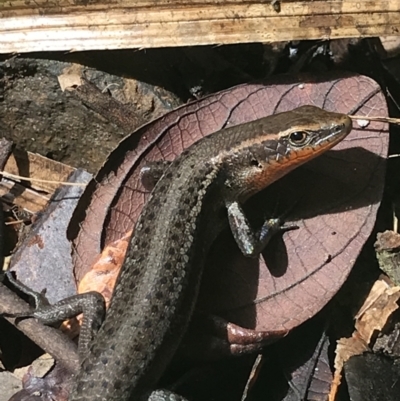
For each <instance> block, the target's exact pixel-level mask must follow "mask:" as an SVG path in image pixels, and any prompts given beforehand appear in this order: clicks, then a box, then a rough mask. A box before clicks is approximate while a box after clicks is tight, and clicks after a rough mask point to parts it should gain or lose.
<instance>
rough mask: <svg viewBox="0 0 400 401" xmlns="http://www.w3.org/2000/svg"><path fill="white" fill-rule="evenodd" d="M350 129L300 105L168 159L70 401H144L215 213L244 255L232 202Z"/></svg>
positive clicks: (186, 315) (166, 353)
mask: <svg viewBox="0 0 400 401" xmlns="http://www.w3.org/2000/svg"><path fill="white" fill-rule="evenodd" d="M350 130H351V120H350V119H349V117H347V116H345V115H342V114H336V113H330V112H326V111H323V110H321V109H319V108H316V107H313V106H303V107H301V108H299V109H296V110H293V111H290V112H287V113H282V114H278V115H274V116H270V117H266V118H263V119H260V120H256V121H253V122H251V123H247V124H243V125H239V126H235V127H232V128H228V129H225V130H221V131H219V132H216V133H214V134H212V135H210V136H208V137H206V138H203V139H201V140H200V141H198V142H197V143H195V144H194V145H192V146H191V147H190V148H188V149H187V150H186V151H185V152H183V153H182V155H181V156H179V157H178V158H177V159H176V160H175V161H174V162H172V163H171V165H170V166H169V167H168V168H167V170H166V171H165V173H164V174H163V175H162V177H161V178H160V180H159V181H158V182H157V184H156V186H155V188H154V190H153V191H152V193H151V196H150V198H149V201H148V203H147V204H146V206H145V207H144V209H143V211H142V214H141V216H140V217H139V220H138V221H137V223H136V227H135V230H134V235H133V237H132V239H131V243H130V247H129V250H128V252H127V256H126V260H125V263H124V265H123V268H122V270H121V273H120V276H119V278H118V280H117V284H116V287H115V290H114V294H113V298H112V301H111V305H110V308H109V310H108V312H107V315H106V318H105V321H104V323H103V325H102V326H101V328H100V330H99V332H98V333H97V336H96V338H95V340H94V341H93V343H92V344H91V346H90V350H89V353H88V355H87V356H86V357H85V359H84V361H83V364H82V368H81V369H80V371H79V372H78V373H77V375H76V378H75V383H74V386H73V389H72V392H71V394H70V397H69V400H70V401H78V400H79V401H83V400H85V401H100V400H102V401H111V400H115V401H117V400H118V401H126V400H134V401H137V400H142V399H147V397H148V396H149V394H150V392H151V391H152V390H154V388H155V386H156V385H157V382H158V380H159V378H160V376H161V374H162V373H163V372H164V370H165V368H166V366H167V365H168V363H169V362H170V360H171V358H172V356H173V355H174V353H175V351H176V349H177V347H178V346H179V344H180V341H181V339H182V337H183V334H184V333H185V330H186V328H187V325H188V323H189V320H190V318H191V315H192V311H193V308H194V305H195V302H196V299H197V294H198V290H199V285H200V281H201V275H202V271H203V264H204V258H205V256H206V254H207V251H208V249H209V247H210V245H211V243H212V242H213V240H214V239H215V237H216V236H217V234H218V233H219V232H220V230H221V229H222V228H223V226H224V225H226V224H227V219H226V216H225V217H223V214H224V213H221V210H223V209H225V210H227V211H228V217H229V222H230V224H231V227H232V228H233V229H235V230H238V231H239V232H235V239H236V241H237V242H239V245H241V249H242V248H245V249H247V248H246V246H243V243H241V241H242V240H243V241H244V243H246V241H248V243H249V244H252V241H251V240H252V238H253V237H252V236H251V235H250V236H249V232H248V231H249V230H248V228H249V227H248V226H247V225H246V224H247V220H246V219H245V217H244V216H243V215H242V213H241V209H240V204H242V203H243V202H244V201H245V200H246V199H247V198H249V197H250V196H251V195H253V194H254V193H256V192H258V191H260V190H261V189H263V188H265V187H267V186H268V185H270V184H271V183H272V182H274V181H276V180H277V179H279V178H280V177H282V176H283V175H285V174H287V173H288V172H289V171H291V170H293V169H294V168H296V167H297V166H299V165H301V164H303V163H306V162H308V161H309V160H311V159H313V158H314V157H316V156H318V155H319V154H321V153H323V152H325V151H327V150H328V149H330V148H331V147H332V146H334V145H335V144H336V143H338V142H339V141H341V140H342V139H343V138H344V137H345V136H346V135H347V134H348V133H349V132H350ZM294 132H298V133H297V134H296V133H294ZM304 138H305V140H304ZM306 142H307V143H306ZM221 216H222V217H221ZM236 223H238V225H237V226H236V225H235V224H236ZM246 245H247V243H246Z"/></svg>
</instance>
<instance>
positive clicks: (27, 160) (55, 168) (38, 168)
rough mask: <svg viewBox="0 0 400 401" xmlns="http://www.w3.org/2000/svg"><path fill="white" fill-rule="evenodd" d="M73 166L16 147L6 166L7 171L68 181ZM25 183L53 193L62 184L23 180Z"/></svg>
mask: <svg viewBox="0 0 400 401" xmlns="http://www.w3.org/2000/svg"><path fill="white" fill-rule="evenodd" d="M74 170H75V169H74V168H73V167H70V166H67V165H66V164H63V163H60V162H57V161H55V160H51V159H48V158H47V157H44V156H42V155H39V154H37V153H31V152H26V151H23V150H19V149H14V150H13V152H12V154H11V155H10V157H9V158H8V160H7V163H6V165H5V166H4V171H5V172H6V173H11V174H14V175H20V176H23V177H30V178H35V179H40V180H49V181H60V182H64V181H67V179H68V177H69V175H70V174H71V173H72V172H73V171H74ZM22 184H23V185H25V186H26V185H27V184H28V185H29V187H30V188H32V189H35V190H37V191H41V192H46V193H48V194H52V193H53V192H54V191H55V190H56V189H57V188H58V187H59V186H60V185H59V184H53V183H47V182H37V181H32V182H27V181H25V182H23V183H22Z"/></svg>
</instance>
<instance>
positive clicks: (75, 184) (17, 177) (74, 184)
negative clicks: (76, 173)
mask: <svg viewBox="0 0 400 401" xmlns="http://www.w3.org/2000/svg"><path fill="white" fill-rule="evenodd" d="M0 175H2V176H3V177H6V178H11V179H13V180H21V181H32V182H43V183H46V184H59V185H69V186H79V187H85V186H86V185H87V184H86V183H84V182H66V181H52V180H42V179H40V178H29V177H22V176H20V175H16V174H11V173H7V172H5V171H1V172H0Z"/></svg>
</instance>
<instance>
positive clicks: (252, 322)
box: [68, 76, 388, 335]
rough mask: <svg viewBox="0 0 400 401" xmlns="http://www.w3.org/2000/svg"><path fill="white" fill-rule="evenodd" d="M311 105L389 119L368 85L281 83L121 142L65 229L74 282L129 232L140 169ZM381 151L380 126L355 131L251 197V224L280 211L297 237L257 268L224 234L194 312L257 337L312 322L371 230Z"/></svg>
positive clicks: (364, 81)
mask: <svg viewBox="0 0 400 401" xmlns="http://www.w3.org/2000/svg"><path fill="white" fill-rule="evenodd" d="M310 103H312V104H314V105H317V106H320V107H325V108H326V109H328V110H332V111H337V112H342V113H357V115H363V114H365V115H368V114H374V115H381V116H385V115H387V109H386V104H385V100H384V96H383V94H382V93H381V92H380V89H379V86H378V85H377V84H376V83H375V82H374V81H372V80H371V79H369V78H367V77H363V76H353V77H349V76H337V77H322V78H320V79H316V78H315V77H313V78H312V79H310V78H307V77H304V76H303V77H295V78H288V77H284V78H280V79H279V80H275V81H274V82H271V83H269V84H247V85H241V86H238V87H235V88H232V89H229V90H226V91H223V92H220V93H217V94H215V95H212V96H209V97H206V98H204V99H202V100H200V101H197V102H194V103H191V104H188V105H186V106H183V107H181V108H178V109H176V110H175V111H173V112H171V113H168V114H166V115H165V116H163V117H161V118H159V119H157V120H155V121H153V122H152V123H150V124H147V125H145V126H143V127H142V128H140V129H139V130H138V131H136V132H135V133H134V134H132V135H131V136H129V137H127V138H126V139H125V140H124V141H122V142H121V144H120V146H119V147H118V148H117V149H115V151H114V152H113V153H112V154H111V155H110V156H109V158H108V160H107V162H106V163H105V165H104V166H103V167H102V169H101V170H100V171H99V173H98V174H97V176H96V177H95V178H94V180H92V181H91V183H90V184H89V185H88V187H87V190H86V191H85V193H84V195H83V197H82V198H81V201H80V202H79V204H78V207H77V209H76V210H75V213H74V219H73V220H72V221H71V224H70V226H69V230H68V233H69V238H71V239H72V240H73V242H74V254H73V258H74V262H75V274H76V277H77V279H78V281H80V280H81V279H82V277H83V276H84V274H86V272H87V271H88V270H89V269H90V266H91V265H92V264H93V261H94V260H95V258H96V257H97V255H98V254H99V253H100V252H101V250H102V249H103V248H104V246H105V245H106V244H108V243H109V242H112V241H114V240H117V239H119V238H121V237H122V236H123V235H125V233H126V232H128V231H129V230H131V229H132V227H133V226H134V223H135V221H136V219H137V217H138V216H139V214H140V211H141V209H142V207H143V204H144V203H145V201H146V199H147V197H148V195H149V192H148V191H147V190H146V189H145V188H144V187H143V186H142V183H141V181H140V170H141V168H142V167H143V166H145V165H146V164H147V163H149V162H151V161H155V160H162V159H164V160H173V159H174V158H175V157H176V156H177V155H178V154H179V153H181V152H182V150H183V149H185V148H186V147H188V146H190V145H191V144H192V143H193V142H195V141H196V140H198V139H199V138H201V137H202V136H205V135H208V134H210V133H212V132H214V131H216V130H219V129H221V128H224V127H227V126H232V125H236V124H240V123H243V122H246V121H250V120H253V119H256V118H260V117H263V116H266V115H269V114H272V113H277V112H282V111H286V110H291V109H293V108H295V107H298V106H300V105H303V104H310ZM387 146H388V136H387V125H386V124H384V123H380V122H371V124H369V125H368V127H367V128H366V129H362V128H361V127H356V128H355V129H354V130H353V132H352V133H351V134H350V135H349V136H348V138H347V139H346V140H345V141H343V142H342V143H341V144H339V146H337V147H336V148H335V151H331V152H328V153H327V154H326V155H324V156H323V157H320V158H319V159H316V160H315V161H313V162H311V163H307V164H306V165H305V166H304V167H303V168H301V169H298V170H297V171H294V172H293V173H291V174H290V175H288V176H287V177H285V178H284V179H282V180H279V181H278V182H277V183H275V184H274V185H272V186H270V187H269V188H267V189H266V190H265V191H263V192H262V193H260V194H259V195H258V196H255V197H253V199H251V200H250V201H249V203H248V205H247V206H248V208H247V210H249V213H250V214H251V211H256V213H255V215H253V216H252V220H253V221H255V223H256V224H260V225H261V223H262V220H263V219H264V218H265V217H266V216H267V217H270V216H271V215H273V214H274V211H275V213H277V214H278V215H279V214H286V213H287V211H288V210H289V211H290V213H289V214H288V217H287V218H286V220H287V221H288V222H293V223H295V224H296V225H298V227H299V229H298V230H293V231H290V232H287V233H285V234H284V236H283V238H279V237H278V238H276V239H275V241H272V242H271V244H270V246H269V247H268V249H267V250H266V252H264V254H263V256H264V258H260V260H250V259H246V258H244V257H243V256H242V255H241V254H240V252H239V251H238V250H237V246H236V245H235V244H234V242H233V240H232V237H231V234H230V233H229V232H227V233H224V234H223V235H222V236H221V238H220V239H219V240H218V241H217V242H216V243H215V244H214V245H215V246H214V247H213V250H212V252H211V254H210V256H209V259H208V262H207V263H206V266H207V268H206V272H205V275H204V280H203V285H202V290H201V294H200V299H199V308H201V309H202V310H205V311H207V312H211V313H213V314H216V315H219V316H222V317H223V318H225V319H227V320H230V321H232V322H233V323H236V324H238V325H241V326H243V327H246V328H251V329H255V330H258V331H265V333H266V335H268V332H270V331H279V330H290V329H292V328H294V327H296V326H297V325H299V324H301V323H302V322H304V321H305V320H307V319H309V318H310V317H311V316H313V315H314V314H315V313H317V312H318V311H319V310H320V309H321V308H322V307H323V306H324V305H325V304H326V303H327V302H328V301H329V300H330V299H331V298H332V296H333V295H334V294H335V293H336V292H337V291H338V289H339V288H340V287H341V285H342V284H343V282H344V281H345V280H346V278H347V276H348V274H349V272H350V270H351V268H352V266H353V264H354V261H355V260H356V258H357V256H358V254H359V252H360V250H361V248H362V246H363V244H364V242H365V241H366V239H367V238H368V236H369V234H370V232H371V230H372V227H373V225H374V222H375V216H376V211H377V209H378V207H379V203H380V199H381V195H382V188H383V182H384V180H383V175H384V172H385V157H386V154H387ZM277 205H278V207H277ZM255 227H257V225H255ZM224 236H225V237H224ZM263 259H264V260H263Z"/></svg>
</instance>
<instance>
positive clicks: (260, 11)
mask: <svg viewBox="0 0 400 401" xmlns="http://www.w3.org/2000/svg"><path fill="white" fill-rule="evenodd" d="M75 4H76V3H75ZM75 4H74V2H72V1H69V0H61V1H57V2H48V1H47V0H36V1H35V2H32V1H27V2H25V1H21V0H17V1H12V0H11V1H4V0H0V21H1V22H0V52H2V53H6V52H31V51H44V50H46V51H52V50H70V51H74V50H93V49H121V48H149V47H168V46H194V45H205V44H227V43H245V42H265V43H268V42H280V41H287V40H301V39H329V38H345V37H366V36H391V35H399V34H400V1H397V0H396V1H393V0H381V1H361V0H313V1H287V0H282V1H281V2H279V4H280V12H277V11H276V10H275V8H274V7H273V5H272V4H271V2H269V1H252V0H250V1H242V0H230V1H224V2H221V1H210V0H202V1H199V0H190V1H189V0H186V1H183V0H180V1H179V0H175V1H174V2H170V1H169V0H157V1H155V0H154V1H149V0H136V1H127V0H115V1H108V2H105V1H102V2H96V3H94V4H91V3H86V2H85V5H75Z"/></svg>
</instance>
